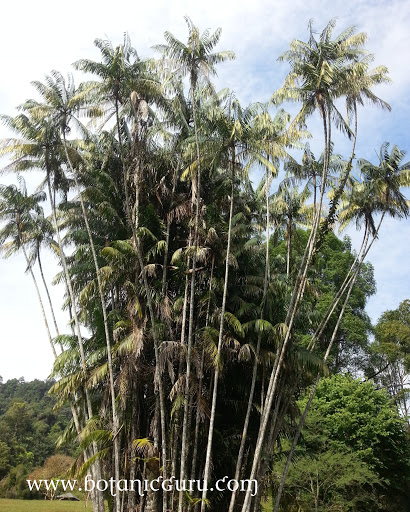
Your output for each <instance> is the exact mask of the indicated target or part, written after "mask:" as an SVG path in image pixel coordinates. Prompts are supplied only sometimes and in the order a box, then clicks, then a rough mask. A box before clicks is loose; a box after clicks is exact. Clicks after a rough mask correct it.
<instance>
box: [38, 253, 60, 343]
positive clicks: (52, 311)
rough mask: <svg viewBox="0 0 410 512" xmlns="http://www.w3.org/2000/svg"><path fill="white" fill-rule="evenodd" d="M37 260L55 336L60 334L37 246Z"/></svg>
mask: <svg viewBox="0 0 410 512" xmlns="http://www.w3.org/2000/svg"><path fill="white" fill-rule="evenodd" d="M37 262H38V268H39V269H40V275H41V280H42V281H43V285H44V289H45V290H46V295H47V299H48V304H49V306H50V311H51V316H52V318H53V323H54V328H55V330H56V333H57V336H59V335H60V332H59V329H58V324H57V320H56V315H55V313H54V307H53V302H52V300H51V297H50V292H49V289H48V286H47V281H46V279H45V277H44V272H43V265H42V263H41V258H40V249H39V248H37Z"/></svg>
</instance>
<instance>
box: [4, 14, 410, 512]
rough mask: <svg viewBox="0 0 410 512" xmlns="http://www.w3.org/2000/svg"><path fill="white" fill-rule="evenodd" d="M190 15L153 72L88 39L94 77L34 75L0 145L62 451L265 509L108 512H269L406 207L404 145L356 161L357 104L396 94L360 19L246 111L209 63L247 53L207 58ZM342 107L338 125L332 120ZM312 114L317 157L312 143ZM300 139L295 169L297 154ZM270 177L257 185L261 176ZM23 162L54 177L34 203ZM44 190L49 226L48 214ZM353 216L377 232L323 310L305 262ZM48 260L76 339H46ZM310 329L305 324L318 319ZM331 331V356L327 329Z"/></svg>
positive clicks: (191, 505) (144, 500)
mask: <svg viewBox="0 0 410 512" xmlns="http://www.w3.org/2000/svg"><path fill="white" fill-rule="evenodd" d="M186 21H187V26H188V39H187V42H186V43H183V42H181V41H179V40H178V39H177V38H175V37H174V36H173V35H172V34H170V33H168V32H166V33H165V40H166V44H164V45H159V46H157V47H156V50H159V52H160V57H159V59H158V60H154V59H150V60H146V61H143V60H141V59H140V58H139V57H138V54H137V52H136V50H135V49H134V48H133V47H132V46H131V42H130V40H129V38H128V36H125V37H124V42H123V43H122V44H120V45H118V46H117V47H114V46H113V45H112V43H111V42H109V41H103V40H99V39H98V40H96V41H95V44H96V46H97V48H98V49H99V50H100V52H101V60H100V61H98V62H94V61H91V60H88V59H81V60H79V61H77V62H76V63H75V68H76V69H77V70H80V71H84V72H87V73H91V74H93V75H95V81H93V82H86V83H83V84H81V85H80V86H79V87H76V86H75V84H74V80H73V78H72V77H71V76H69V77H68V78H67V79H65V78H64V77H63V76H62V75H61V74H60V73H59V72H57V71H53V72H52V73H51V74H50V76H47V77H46V80H45V82H44V83H41V82H33V85H34V87H35V89H36V91H37V93H38V96H39V99H38V100H29V101H26V102H25V103H24V104H22V105H21V106H20V113H19V114H18V115H17V116H16V117H9V116H2V118H1V119H2V121H3V122H4V123H5V124H6V125H7V126H8V128H9V129H10V130H11V131H13V132H14V133H15V134H16V138H15V139H7V140H5V141H3V142H2V145H1V153H2V154H3V155H8V156H9V158H10V159H11V163H10V164H9V165H8V166H7V168H8V169H9V170H10V169H12V170H13V171H15V172H17V173H18V176H19V183H20V187H16V186H15V185H11V186H8V187H5V186H2V187H1V189H0V216H1V219H2V222H3V227H2V230H1V232H0V242H1V244H2V245H1V248H2V252H3V254H4V255H5V256H9V255H11V254H12V253H14V252H16V251H19V250H21V251H22V252H23V253H24V255H25V258H26V263H27V267H26V270H27V271H28V272H29V273H30V274H31V276H32V278H33V281H34V284H35V286H36V290H37V293H38V298H39V302H40V305H41V311H42V314H43V318H44V322H45V325H46V329H47V333H48V338H49V341H50V344H51V347H52V350H53V352H54V354H55V356H56V362H55V365H54V370H53V376H54V378H56V379H57V382H56V384H55V385H54V386H53V388H52V389H51V393H52V394H53V395H54V396H55V397H56V400H57V404H58V405H63V404H66V403H67V404H69V405H70V407H71V411H72V422H71V423H70V425H69V426H68V428H67V431H66V432H65V433H64V436H63V437H62V439H61V442H64V441H65V440H68V439H73V438H75V439H77V441H78V443H79V446H80V447H81V452H82V455H81V456H80V458H79V460H78V461H77V465H76V471H77V473H78V475H80V476H81V475H85V474H86V473H88V472H91V474H92V476H93V478H94V479H96V480H97V479H100V478H102V477H106V478H109V477H110V476H114V478H115V480H117V481H119V480H120V479H128V480H130V479H131V480H132V479H135V478H148V479H152V478H157V477H159V476H160V475H161V476H162V477H163V479H167V478H169V477H170V476H174V477H176V478H179V479H181V480H187V479H189V478H191V479H197V478H201V479H205V480H208V481H209V482H212V481H215V480H216V479H218V478H219V477H220V476H224V475H225V474H226V475H230V476H231V477H232V478H234V477H235V478H236V479H240V478H251V479H258V481H259V482H260V484H261V485H260V487H259V488H260V489H261V492H260V493H259V494H258V495H257V496H256V497H252V495H251V492H250V491H249V492H237V491H233V492H232V493H228V492H225V493H218V492H213V493H210V492H207V489H206V488H205V489H204V490H203V492H202V493H199V492H197V491H193V492H187V491H183V490H181V491H173V492H162V493H161V492H160V493H156V492H148V493H147V495H146V496H143V497H141V496H139V495H138V494H137V493H136V492H128V493H117V495H116V496H115V497H112V496H110V495H106V496H104V495H103V493H102V492H100V491H98V490H97V491H95V492H94V493H93V494H92V502H93V510H94V511H95V512H102V511H103V510H104V498H106V499H108V501H109V507H110V510H113V511H115V512H122V511H125V510H130V511H131V510H138V511H139V512H142V511H144V510H146V511H148V510H150V511H152V510H162V511H163V512H165V511H171V510H178V511H179V512H184V511H187V510H199V509H200V510H201V511H202V512H203V511H204V510H205V509H206V508H209V509H211V510H228V509H229V511H230V512H233V511H234V510H242V512H250V511H251V510H252V511H253V510H259V506H260V499H261V493H263V485H262V484H263V482H264V481H265V478H266V477H267V476H268V473H269V471H270V469H269V468H270V461H272V460H273V457H274V454H275V446H276V445H277V442H278V440H279V439H280V437H281V435H283V434H284V433H286V432H287V428H288V425H289V421H288V420H289V418H292V419H293V418H294V417H295V414H296V412H295V404H296V400H297V398H298V397H299V395H300V393H301V392H302V391H303V390H304V389H306V387H307V386H309V385H310V384H312V383H314V387H313V390H312V394H311V398H313V394H314V391H315V389H316V386H317V383H318V381H319V379H320V377H321V376H322V375H323V374H324V373H326V372H328V371H329V370H328V367H327V366H326V363H327V361H328V358H329V355H330V354H331V352H332V348H333V347H334V340H335V337H336V334H337V332H338V330H339V329H340V322H341V319H342V318H343V314H344V312H345V310H346V307H347V305H348V301H349V297H350V295H351V293H352V290H353V289H354V287H355V283H356V281H357V278H358V276H360V272H361V269H362V267H363V262H364V259H365V257H366V255H367V254H368V252H369V249H370V247H371V245H372V244H373V242H374V240H375V239H376V238H377V236H378V233H379V230H380V225H381V223H382V220H383V218H384V217H385V216H386V215H390V216H393V217H406V216H407V214H408V203H407V201H406V199H405V198H404V196H403V194H402V192H401V187H403V186H407V185H408V184H409V166H408V165H407V164H404V163H403V159H404V152H402V151H400V150H399V149H398V148H397V147H396V146H393V147H392V149H391V151H390V149H389V145H388V144H384V145H383V147H382V149H381V153H380V161H379V163H378V164H376V165H373V164H371V163H369V162H366V161H363V160H358V161H357V164H358V165H357V170H356V168H355V165H354V164H355V151H356V149H355V148H356V141H357V138H358V131H357V117H358V114H359V110H358V106H362V105H363V104H364V102H365V100H370V102H372V103H374V104H375V105H378V106H381V107H384V108H387V109H389V108H390V107H389V106H388V104H387V103H385V102H384V101H383V100H381V99H380V98H378V97H377V96H376V95H375V93H374V92H373V87H374V86H375V85H377V84H380V83H383V82H386V81H388V78H387V69H386V68H385V67H382V66H381V67H379V68H376V69H373V70H372V69H370V64H371V61H372V56H371V55H370V54H368V53H367V51H366V50H365V49H364V43H365V41H366V36H365V34H363V33H359V34H357V33H356V31H355V29H354V28H353V27H351V28H349V29H347V30H345V31H344V32H342V33H341V34H339V35H338V36H337V37H335V38H332V37H333V29H334V26H335V22H334V21H331V22H329V24H328V25H327V26H326V27H325V29H324V30H323V32H322V33H321V34H320V36H319V38H318V39H316V37H315V34H314V32H313V28H312V26H310V35H309V39H308V41H307V42H301V41H294V42H292V43H291V47H290V50H289V51H288V52H285V53H284V54H283V55H282V57H281V59H282V60H287V61H288V62H289V64H290V68H291V70H290V72H289V74H288V76H287V77H286V79H285V83H284V85H283V87H282V88H281V89H280V90H279V91H277V92H275V93H274V94H273V96H272V99H271V101H270V102H269V103H268V104H252V105H249V106H247V107H246V108H244V107H243V106H241V105H240V102H239V101H238V99H237V98H236V97H235V96H234V94H233V93H231V92H229V91H226V90H223V91H221V92H217V91H215V88H214V86H213V84H212V82H211V78H212V76H213V75H215V73H216V66H217V65H218V64H220V63H222V62H223V61H224V60H227V59H232V58H234V54H233V53H232V52H217V53H214V49H215V47H216V45H217V44H218V42H219V39H220V36H221V31H220V29H218V30H217V31H216V32H214V33H210V32H208V31H205V32H204V33H202V34H201V33H200V31H199V30H198V28H197V27H196V26H195V25H194V24H193V23H192V21H191V20H190V19H189V18H186ZM185 78H187V79H188V83H187V87H188V90H187V91H186V87H185V85H186V84H185V83H184V79H185ZM341 100H344V101H345V104H346V108H347V113H348V116H347V120H346V119H345V118H344V117H343V115H342V114H341V113H340V112H339V110H338V108H337V107H336V101H339V102H340V101H341ZM285 101H297V102H298V103H300V105H301V109H300V111H299V113H298V114H297V115H296V117H295V118H293V119H292V118H291V116H290V115H289V114H287V113H286V112H285V111H284V110H283V109H280V108H279V105H280V103H282V102H285ZM275 109H277V110H276V111H275ZM316 114H317V115H319V116H320V118H321V121H322V125H323V147H324V149H323V153H322V155H321V157H320V158H319V160H315V157H314V155H313V153H312V152H311V150H310V148H309V146H307V145H305V146H304V144H303V142H304V138H306V136H307V135H308V133H307V131H306V126H307V123H308V119H309V117H310V116H312V115H316ZM333 128H336V129H340V130H342V132H343V133H345V134H346V136H347V137H349V138H350V139H351V141H352V149H351V154H350V155H349V157H348V159H347V160H343V159H342V157H340V156H338V155H335V154H334V153H333V139H332V130H333ZM298 148H299V149H302V150H303V151H302V156H301V163H298V157H295V156H291V155H295V151H291V150H295V149H296V150H297V149H298ZM281 166H284V168H285V170H286V177H285V179H284V180H283V181H281V182H279V179H278V176H280V169H281ZM260 168H262V169H263V173H262V174H263V176H262V180H261V183H260V185H259V186H258V187H256V188H255V187H254V182H253V181H252V180H251V179H250V178H249V172H250V171H253V170H254V169H260ZM30 169H37V170H40V171H42V172H43V174H44V180H43V182H42V183H41V184H40V185H39V190H40V191H39V192H36V193H34V194H31V195H30V194H28V192H27V189H26V187H25V184H24V180H23V178H22V177H21V175H22V173H24V172H26V171H27V170H30ZM274 183H276V185H275V188H274V190H272V189H273V185H274ZM43 189H45V190H46V193H45V192H44V191H43ZM327 197H328V199H327ZM46 199H48V201H49V210H50V212H51V214H50V216H49V217H46V216H45V215H44V211H43V209H42V208H41V206H40V205H41V203H42V202H44V201H45V200H46ZM311 199H313V202H312V203H309V201H310V200H311ZM376 216H377V218H378V225H377V226H376V222H377V221H376V220H375V217H376ZM353 220H356V222H357V225H358V226H359V227H360V226H362V225H363V226H364V238H363V244H362V246H361V248H360V251H359V252H358V253H357V255H356V256H353V255H349V257H350V259H349V262H350V263H349V268H348V269H347V270H346V275H345V276H343V279H344V281H343V284H342V285H341V286H339V287H338V288H337V289H336V290H335V293H334V297H333V299H332V301H331V304H330V306H329V308H328V310H327V312H326V314H325V315H324V316H323V317H321V318H317V315H316V316H315V315H314V314H313V313H314V311H313V310H312V301H311V300H310V298H311V297H313V296H315V294H316V295H317V294H318V293H319V291H318V290H316V289H315V284H314V280H313V279H311V273H312V269H314V267H315V264H316V263H315V262H316V260H317V258H319V257H320V252H321V247H322V245H323V243H324V242H325V240H326V238H327V237H328V236H330V235H329V232H330V231H331V229H332V228H333V227H334V225H335V223H336V222H337V221H339V222H340V225H341V226H342V227H345V226H346V225H347V224H348V223H350V222H351V221H353ZM300 233H305V234H306V237H305V238H304V239H303V240H304V241H305V243H304V245H303V246H301V243H300V241H298V236H299V235H300ZM302 238H303V237H302ZM280 243H284V244H285V245H286V258H285V259H284V260H280V261H279V262H278V260H277V259H273V257H272V255H271V250H272V247H275V246H277V245H278V244H280ZM44 249H46V250H49V249H52V250H53V251H54V252H55V253H56V254H57V256H58V260H59V263H60V265H61V269H62V271H61V273H60V274H59V275H58V276H57V278H56V280H57V281H58V282H59V283H61V284H63V285H64V286H65V289H66V301H65V304H64V308H65V309H66V310H67V311H68V313H69V318H68V322H67V326H68V328H69V334H64V335H63V334H60V330H59V328H58V326H57V323H56V322H55V318H54V315H53V321H54V325H55V330H56V336H52V334H51V330H50V327H49V323H48V319H47V316H46V312H45V308H44V305H43V299H42V295H41V291H40V288H39V286H38V283H37V281H36V278H35V275H34V265H35V263H36V262H37V263H38V266H39V269H40V270H41V258H40V254H41V252H42V251H43V250H44ZM41 276H42V278H43V274H42V272H41ZM43 284H44V285H45V291H46V295H47V298H48V301H49V304H50V306H51V308H53V305H52V303H51V299H50V294H49V292H48V287H47V283H46V282H45V280H44V278H43ZM51 310H52V311H53V309H51ZM303 318H313V320H312V321H310V323H309V326H307V323H306V322H304V321H303ZM335 319H336V321H335V324H334V325H335V326H334V329H333V333H332V335H331V338H330V341H329V342H328V345H327V347H326V349H325V350H324V351H323V350H321V349H322V348H323V346H322V345H321V340H322V337H323V332H324V330H325V329H326V327H327V326H328V325H329V322H330V321H331V320H332V321H334V320H335ZM302 335H304V336H309V337H310V342H309V343H308V345H307V347H306V346H303V344H302V343H301V342H300V340H301V336H302ZM56 344H57V345H61V353H60V354H59V355H57V351H56V349H55V345H56ZM310 403H311V400H309V401H308V404H307V406H306V409H305V411H304V413H303V414H302V416H301V418H300V421H299V427H298V429H297V432H296V436H295V438H294V442H293V444H292V449H291V451H290V453H289V457H288V463H287V464H286V466H285V471H284V474H283V478H282V483H281V486H280V488H279V491H278V493H277V496H276V505H275V510H278V507H279V504H280V497H281V493H282V490H283V486H284V484H285V478H286V473H287V470H288V468H289V464H290V463H291V460H292V454H293V450H294V448H295V446H296V443H297V440H298V437H299V435H300V431H301V428H302V427H303V422H304V419H305V418H306V414H307V412H308V409H309V406H310Z"/></svg>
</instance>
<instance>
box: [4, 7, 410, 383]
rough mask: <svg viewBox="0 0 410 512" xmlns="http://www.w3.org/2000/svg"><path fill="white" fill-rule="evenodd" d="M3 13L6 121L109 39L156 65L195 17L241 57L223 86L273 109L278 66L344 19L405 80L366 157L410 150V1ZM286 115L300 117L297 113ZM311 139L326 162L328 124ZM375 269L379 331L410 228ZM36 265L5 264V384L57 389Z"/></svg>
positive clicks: (366, 141)
mask: <svg viewBox="0 0 410 512" xmlns="http://www.w3.org/2000/svg"><path fill="white" fill-rule="evenodd" d="M63 7H64V9H63ZM3 13H4V18H3V24H2V30H1V31H0V48H1V49H2V74H1V78H0V112H1V113H4V114H11V115H14V113H15V110H14V109H15V107H16V105H18V104H19V103H21V102H23V101H24V100H25V99H27V98H29V97H32V96H33V90H32V88H31V86H30V81H31V80H41V79H42V78H43V76H44V74H46V73H49V72H50V71H51V70H52V69H58V70H60V71H61V72H63V73H65V72H67V71H70V70H71V67H70V66H71V63H72V62H74V61H75V60H77V59H79V58H82V57H88V58H95V59H98V58H99V55H98V51H97V50H96V49H95V48H94V47H93V40H94V39H95V38H97V37H99V38H107V37H108V38H109V39H111V40H112V41H113V42H114V43H119V42H121V40H122V34H123V33H124V32H126V31H127V32H128V33H129V34H130V36H131V40H132V43H133V45H134V46H135V47H136V49H137V50H138V52H139V54H140V56H141V57H147V56H153V55H154V53H153V51H152V50H151V47H152V45H154V44H157V43H162V42H163V33H164V31H165V30H169V31H171V32H172V33H173V34H174V35H176V36H177V37H178V38H180V39H185V37H186V33H187V32H186V25H185V22H184V19H183V17H184V15H188V16H190V17H191V19H192V20H193V22H194V23H195V24H196V25H198V26H199V28H200V29H201V30H203V29H205V28H210V29H211V30H214V29H215V28H217V27H222V29H223V33H222V38H221V42H220V45H219V49H221V50H224V49H226V50H233V51H235V53H236V56H237V58H236V60H235V61H233V62H228V63H225V64H222V65H221V66H220V67H219V73H218V79H217V86H219V87H229V88H231V89H233V90H234V91H235V93H236V94H237V96H238V98H239V99H240V101H241V102H242V103H243V104H247V103H249V102H253V101H266V100H268V99H269V98H270V96H271V94H272V93H273V92H274V90H275V89H277V88H278V87H279V86H280V85H281V83H282V81H283V78H284V76H285V74H286V73H287V70H288V68H287V65H286V63H278V62H277V57H278V56H279V55H280V54H281V53H282V52H283V51H284V50H286V49H287V48H288V46H289V43H290V41H291V40H292V39H294V38H298V39H302V40H306V38H307V34H308V29H307V27H308V21H309V19H313V20H314V26H315V27H316V28H317V30H318V31H319V30H321V29H322V28H323V27H324V25H325V24H326V23H327V21H328V20H329V19H330V18H333V17H336V18H337V19H338V22H337V26H336V29H335V33H339V32H341V31H342V30H343V29H345V28H346V27H348V26H350V25H355V26H357V29H358V31H364V32H366V33H367V34H368V36H369V40H368V43H367V45H366V47H367V48H368V49H369V50H370V51H371V52H372V53H374V54H375V56H376V59H375V65H378V64H385V65H386V66H387V67H388V68H389V70H390V77H391V79H392V80H393V83H392V84H391V85H388V86H383V87H380V88H379V89H378V90H377V94H378V95H379V96H381V97H382V98H383V99H384V100H386V101H387V102H389V103H390V104H391V106H392V112H391V113H388V112H385V111H380V110H376V109H373V108H367V109H365V110H363V109H362V110H361V111H360V112H359V138H358V143H357V151H356V154H357V156H359V157H363V158H367V159H370V160H373V161H374V160H375V158H376V154H375V150H378V148H380V145H381V143H382V142H383V141H385V140H388V141H390V142H391V143H392V144H397V145H398V146H399V147H400V148H401V149H406V150H410V140H409V139H410V137H409V135H410V102H409V90H410V69H409V66H408V57H407V52H408V49H409V48H410V31H409V28H408V27H409V26H410V4H409V3H408V2H405V1H397V0H395V1H394V0H393V1H390V2H382V1H360V0H359V1H351V0H344V1H341V0H336V1H332V2H330V1H320V0H316V1H315V0H314V1H311V2H309V3H307V2H302V1H296V0H286V1H283V0H277V1H263V0H262V1H255V2H253V3H252V4H251V2H248V1H243V0H239V1H238V0H237V1H234V0H225V1H224V2H220V1H215V0H210V1H207V2H202V3H199V2H196V3H194V2H192V1H185V0H171V1H168V2H165V1H158V0H151V1H149V2H141V1H140V2H135V1H125V0H117V1H116V2H115V3H114V4H113V3H112V2H111V3H108V2H107V3H105V2H99V3H98V4H96V3H92V2H85V1H79V0H72V1H71V2H69V3H65V4H61V5H59V6H58V8H57V4H56V3H55V2H53V1H49V0H47V1H44V0H39V1H37V2H31V1H27V0H23V1H20V2H9V3H8V4H7V7H6V8H5V10H4V11H3ZM285 108H287V109H288V110H289V111H294V109H295V107H294V106H287V105H286V106H285ZM309 128H310V131H311V132H312V134H313V136H314V139H313V141H312V142H311V146H312V149H313V150H314V151H315V153H316V154H317V155H318V154H319V153H320V152H321V150H322V147H321V132H320V126H319V124H318V122H317V120H315V119H312V123H311V124H310V126H309ZM7 136H10V134H9V133H7V131H6V130H5V129H4V128H3V127H0V137H1V138H3V137H7ZM335 151H336V152H338V153H341V154H342V155H344V156H346V155H348V154H349V143H348V141H346V140H345V139H343V138H342V137H337V139H336V147H335ZM409 159H410V157H409ZM0 181H1V182H2V183H10V182H11V181H12V178H11V177H6V176H1V177H0ZM27 181H28V184H29V186H31V187H34V186H36V185H37V184H38V182H39V180H38V177H37V176H35V175H33V176H31V177H28V178H27ZM347 233H348V234H349V235H350V236H351V237H352V240H353V247H357V246H358V245H359V239H360V238H361V234H360V233H356V232H355V230H354V229H353V228H350V229H349V230H348V232H347ZM369 261H371V262H372V263H373V265H374V268H375V277H376V282H377V288H378V291H377V294H376V295H375V296H374V297H372V298H371V299H370V301H369V304H368V308H367V311H368V313H369V314H370V316H371V318H372V319H373V320H374V321H376V320H377V318H378V317H379V315H380V314H381V313H382V312H383V311H384V310H386V309H394V308H396V307H397V306H398V305H399V303H400V302H401V301H402V300H404V299H406V298H410V290H409V283H410V264H409V261H410V221H409V220H405V221H401V222H398V221H395V220H387V221H386V222H385V225H384V226H383V228H382V230H381V235H380V239H379V240H378V241H377V243H376V244H375V245H374V246H373V248H372V250H371V252H370V254H369ZM24 266H25V265H24V261H23V259H22V258H21V257H17V258H13V260H8V261H0V290H1V291H0V323H1V331H0V375H2V376H3V378H5V379H8V378H13V377H20V376H24V377H25V378H26V379H32V378H45V377H46V376H47V375H48V374H49V371H50V368H51V365H52V356H51V353H50V347H49V346H48V342H47V337H46V333H45V330H44V326H43V324H42V319H41V316H40V310H39V306H38V304H37V302H36V296H35V291H34V288H33V286H32V283H31V282H30V278H29V276H27V275H24ZM45 267H46V273H47V275H48V277H49V278H50V279H51V278H52V276H53V275H54V274H55V272H56V270H57V267H56V262H55V261H54V260H53V257H52V256H47V257H46V258H45ZM52 293H53V297H54V299H55V302H56V304H60V303H61V299H62V290H60V289H58V288H56V287H54V288H53V290H52ZM58 317H59V323H60V329H61V330H62V331H64V330H65V329H66V325H67V316H66V314H65V313H64V312H60V313H59V315H58Z"/></svg>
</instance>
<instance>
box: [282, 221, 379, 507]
mask: <svg viewBox="0 0 410 512" xmlns="http://www.w3.org/2000/svg"><path fill="white" fill-rule="evenodd" d="M383 218H384V213H383V214H382V217H381V219H380V222H379V225H378V227H377V229H376V231H375V233H374V235H373V238H372V240H371V242H370V244H369V246H367V243H368V239H369V234H370V228H369V226H368V225H367V223H366V234H365V237H364V245H363V253H362V256H361V258H360V260H359V262H358V264H357V266H356V269H355V271H354V273H353V276H352V279H351V280H350V284H349V287H348V289H347V293H346V297H345V300H344V303H343V306H342V309H341V311H340V313H339V317H338V319H337V322H336V325H335V327H334V329H333V333H332V337H331V339H330V342H329V345H328V347H327V350H326V353H325V355H324V357H323V361H324V362H326V361H327V359H328V357H329V354H330V351H331V349H332V347H333V343H334V340H335V338H336V334H337V332H338V330H339V326H340V323H341V321H342V318H343V316H344V313H345V310H346V306H347V303H348V301H349V298H350V295H351V292H352V290H353V286H354V284H355V282H356V280H357V276H358V275H359V271H360V268H361V266H362V264H363V261H364V259H365V257H366V256H367V254H368V252H369V250H370V248H371V246H372V245H373V242H374V241H375V240H376V238H377V235H378V232H379V229H380V226H381V224H382V222H383ZM311 350H313V347H312V349H311ZM319 380H320V374H318V375H317V377H316V381H315V384H314V385H313V388H312V390H311V393H310V395H309V399H308V401H307V403H306V406H305V409H304V411H303V414H302V416H301V418H300V420H299V425H298V428H297V430H296V433H295V436H294V438H293V441H292V445H291V448H290V451H289V454H288V458H287V460H286V464H285V467H284V470H283V473H282V478H281V482H280V485H279V489H278V493H277V495H276V501H275V507H274V512H278V510H279V505H280V499H281V497H282V493H283V489H284V487H285V481H286V477H287V475H288V472H289V468H290V464H291V462H292V459H293V455H294V452H295V449H296V445H297V443H298V440H299V437H300V434H301V432H302V429H303V427H304V425H305V421H306V418H307V415H308V412H309V409H310V406H311V404H312V400H313V398H314V396H315V393H316V390H317V386H318V384H319Z"/></svg>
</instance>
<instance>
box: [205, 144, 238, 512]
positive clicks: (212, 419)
mask: <svg viewBox="0 0 410 512" xmlns="http://www.w3.org/2000/svg"><path fill="white" fill-rule="evenodd" d="M231 153H232V174H231V180H232V185H231V201H230V207H229V226H228V244H227V248H226V261H225V279H224V290H223V296H222V309H221V319H220V323H219V337H218V355H217V364H216V367H215V373H214V389H213V392H212V405H211V417H210V420H209V432H208V444H207V448H206V457H205V470H204V480H205V482H207V481H208V480H209V477H210V468H211V458H212V441H213V434H214V423H215V413H216V402H217V398H218V381H219V366H220V358H221V351H222V339H223V329H224V317H225V309H226V297H227V295H228V277H229V255H230V252H231V238H232V218H233V205H234V195H235V146H234V145H232V147H231ZM206 496H207V486H206V485H205V486H204V490H203V492H202V503H201V512H205V500H206Z"/></svg>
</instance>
